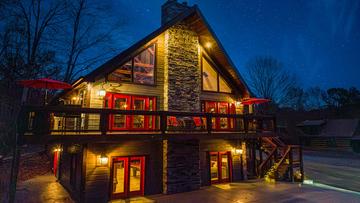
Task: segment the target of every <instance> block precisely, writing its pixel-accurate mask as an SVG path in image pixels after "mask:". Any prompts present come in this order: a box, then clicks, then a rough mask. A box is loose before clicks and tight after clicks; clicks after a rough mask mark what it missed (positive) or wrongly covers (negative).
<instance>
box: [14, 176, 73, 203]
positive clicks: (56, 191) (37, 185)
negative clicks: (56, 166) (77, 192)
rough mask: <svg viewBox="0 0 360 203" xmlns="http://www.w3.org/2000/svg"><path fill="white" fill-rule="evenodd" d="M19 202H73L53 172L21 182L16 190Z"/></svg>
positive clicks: (16, 200)
mask: <svg viewBox="0 0 360 203" xmlns="http://www.w3.org/2000/svg"><path fill="white" fill-rule="evenodd" d="M15 202H18V203H24V202H26V203H40V202H46V203H53V202H54V203H55V202H56V203H60V202H61V203H73V202H74V201H72V200H71V198H70V196H69V194H68V193H67V191H66V190H65V189H64V188H63V187H62V186H61V185H60V184H59V183H58V182H56V178H55V177H54V176H53V175H52V174H48V175H43V176H37V177H35V178H32V179H30V180H27V181H24V182H21V183H20V184H19V185H18V187H17V191H16V199H15Z"/></svg>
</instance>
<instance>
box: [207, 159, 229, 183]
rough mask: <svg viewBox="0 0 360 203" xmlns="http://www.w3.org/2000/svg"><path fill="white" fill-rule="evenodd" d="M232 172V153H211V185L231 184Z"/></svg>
mask: <svg viewBox="0 0 360 203" xmlns="http://www.w3.org/2000/svg"><path fill="white" fill-rule="evenodd" d="M231 170H232V164H231V154H230V152H210V180H211V184H215V183H224V182H230V180H231Z"/></svg>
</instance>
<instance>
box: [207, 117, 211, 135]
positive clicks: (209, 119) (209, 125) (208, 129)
mask: <svg viewBox="0 0 360 203" xmlns="http://www.w3.org/2000/svg"><path fill="white" fill-rule="evenodd" d="M206 127H207V132H208V134H209V135H211V131H212V116H211V114H210V113H208V114H206Z"/></svg>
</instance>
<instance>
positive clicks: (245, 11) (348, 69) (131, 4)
mask: <svg viewBox="0 0 360 203" xmlns="http://www.w3.org/2000/svg"><path fill="white" fill-rule="evenodd" d="M164 2H165V0H122V1H119V0H113V1H112V4H113V9H115V10H116V13H115V15H121V16H122V17H125V19H126V24H125V25H124V27H123V29H122V30H123V32H122V33H121V35H120V37H119V39H121V43H120V44H121V46H123V48H126V47H128V46H130V45H131V44H133V43H135V42H136V41H138V40H140V39H141V38H143V37H144V36H146V35H147V34H149V33H151V32H152V31H154V30H155V29H157V28H158V27H159V26H160V6H161V5H162V4H163V3H164ZM179 2H182V1H181V0H179ZM187 2H188V4H189V5H193V4H197V5H198V6H199V8H200V10H201V11H202V13H203V14H204V16H205V18H206V19H207V20H208V22H209V24H210V26H211V27H212V28H213V30H214V32H215V33H216V35H217V36H218V38H219V39H220V41H221V43H222V44H223V46H224V47H225V49H226V51H227V52H228V54H229V55H230V57H231V59H232V60H233V62H234V63H235V65H236V66H237V68H238V69H239V71H240V73H242V74H243V75H245V69H244V66H245V64H246V63H247V62H248V60H249V59H251V58H253V57H255V56H259V55H262V56H264V55H265V56H269V55H271V56H273V57H275V58H277V59H279V60H280V61H282V62H283V64H284V66H285V67H286V68H287V69H288V70H290V71H293V72H294V73H296V74H297V75H298V77H299V82H300V85H301V86H303V87H305V88H307V87H311V86H320V87H321V88H329V87H350V86H356V87H358V88H360V79H359V77H360V1H359V0H188V1H187Z"/></svg>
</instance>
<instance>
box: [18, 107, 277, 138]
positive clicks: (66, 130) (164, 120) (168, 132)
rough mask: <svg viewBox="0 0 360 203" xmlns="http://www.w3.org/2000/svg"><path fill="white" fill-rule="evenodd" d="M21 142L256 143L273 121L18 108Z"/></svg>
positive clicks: (246, 117)
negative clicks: (172, 140) (224, 140)
mask: <svg viewBox="0 0 360 203" xmlns="http://www.w3.org/2000/svg"><path fill="white" fill-rule="evenodd" d="M18 129H19V130H18V131H19V133H20V135H21V141H22V142H24V143H29V142H37V143H38V142H58V141H61V142H65V141H69V142H72V141H76V142H81V141H84V142H101V141H106V142H108V141H117V140H121V139H125V140H129V139H169V138H171V137H176V138H182V137H183V138H186V139H189V138H191V139H192V138H194V139H207V138H228V139H231V138H250V137H252V138H256V137H261V136H273V135H275V117H274V116H265V115H251V114H250V115H238V114H213V113H193V112H170V111H135V110H116V109H95V108H79V107H69V106H47V107H32V106H25V107H23V108H22V111H21V114H20V116H19V127H18Z"/></svg>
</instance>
